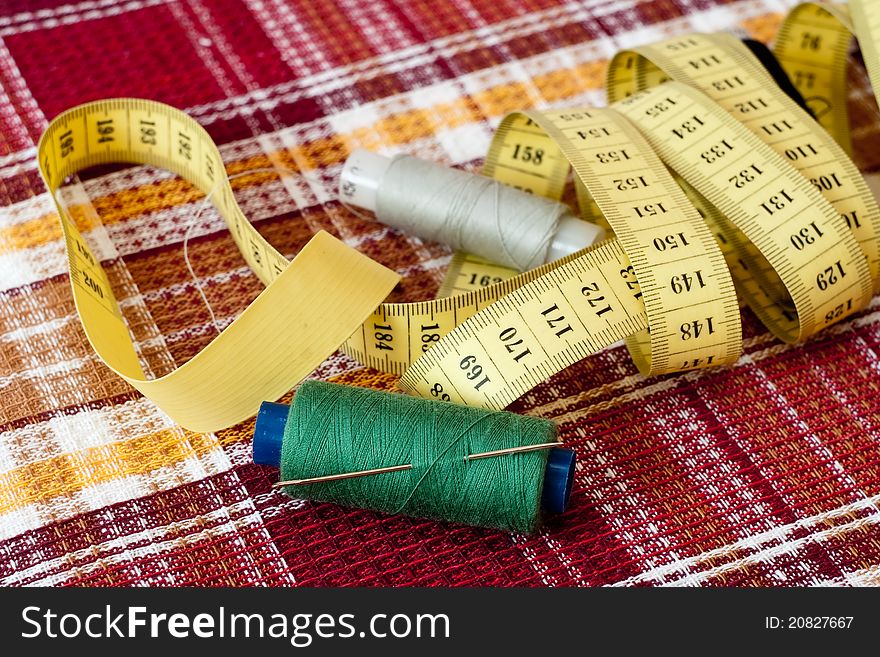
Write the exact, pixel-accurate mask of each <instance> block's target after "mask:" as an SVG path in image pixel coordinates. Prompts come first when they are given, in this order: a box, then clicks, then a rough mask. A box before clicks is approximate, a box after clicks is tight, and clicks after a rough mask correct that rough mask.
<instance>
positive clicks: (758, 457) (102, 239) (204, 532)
mask: <svg viewBox="0 0 880 657" xmlns="http://www.w3.org/2000/svg"><path fill="white" fill-rule="evenodd" d="M790 5H791V3H790V2H788V1H786V2H778V1H775V0H745V1H738V2H730V3H724V2H715V1H712V0H655V1H648V2H635V1H633V0H619V1H617V2H611V3H603V2H595V1H592V0H584V1H582V2H561V1H557V0H505V1H501V2H499V1H495V0H491V1H490V0H454V1H453V2H449V3H437V2H429V1H428V0H372V1H369V2H366V1H363V2H358V1H357V0H344V1H342V2H339V3H329V2H319V3H314V2H310V1H308V0H179V1H177V0H127V1H125V2H114V1H113V0H83V1H76V0H73V1H72V2H71V1H70V0H65V1H64V2H62V1H61V0H36V1H24V0H10V1H7V2H5V3H4V5H3V7H2V9H0V200H2V207H0V431H2V436H0V582H2V583H4V584H6V585H34V584H54V585H118V586H126V585H162V586H166V585H168V586H172V585H209V586H217V585H233V586H240V585H266V584H271V585H300V586H327V585H331V586H337V585H360V586H364V585H370V586H372V585H391V586H404V585H420V586H463V585H491V586H585V585H606V584H614V585H657V584H693V585H710V586H711V585H743V586H755V585H785V586H790V585H813V584H832V585H840V584H848V583H852V584H867V583H880V508H878V503H880V451H878V439H880V413H878V410H880V401H878V400H880V395H878V392H880V379H878V371H880V358H878V353H880V313H878V305H877V304H878V300H876V299H875V301H874V303H873V304H872V305H871V307H870V308H868V309H867V310H866V311H864V312H863V313H861V314H860V315H858V316H856V317H854V318H852V319H850V320H849V321H847V322H846V323H844V324H842V325H838V326H835V327H833V328H832V329H831V330H828V331H826V332H824V333H823V334H822V335H820V336H819V337H818V338H816V339H814V340H812V341H810V342H809V343H808V344H806V345H802V346H797V347H792V346H787V345H783V344H781V343H779V342H778V341H776V340H775V339H774V338H773V337H772V336H771V335H769V334H768V333H767V332H766V331H765V330H764V328H763V327H761V326H760V325H759V324H758V322H757V321H756V320H755V319H754V318H753V317H752V316H751V315H750V314H749V313H748V312H746V313H745V316H744V322H745V354H744V355H743V357H742V358H741V360H740V361H739V363H738V364H737V365H736V366H735V367H729V368H726V369H718V370H713V371H700V372H693V373H689V374H684V375H680V376H666V377H655V378H649V379H648V378H645V377H642V376H640V375H639V374H638V373H637V371H636V370H635V368H634V366H633V365H632V363H631V362H630V360H629V358H628V355H627V353H626V350H625V349H624V348H622V347H619V348H616V349H611V350H609V351H606V352H603V353H601V354H598V355H595V356H593V357H591V358H589V359H587V360H585V361H583V362H581V363H579V364H577V365H576V366H573V367H571V368H569V369H568V370H566V371H565V372H563V373H561V374H559V375H558V376H555V377H554V378H553V379H551V380H550V381H548V382H546V383H545V384H543V385H541V386H540V387H538V388H536V389H534V390H533V391H531V392H530V393H528V394H527V395H526V396H525V397H523V398H522V399H521V400H519V401H518V402H517V403H516V404H515V406H514V410H517V411H519V412H524V413H530V414H535V415H540V416H542V417H547V418H552V419H554V420H555V421H557V422H558V423H559V426H560V431H561V434H562V437H563V438H564V440H565V442H566V443H567V444H568V445H570V446H572V447H573V448H574V449H575V450H577V452H578V458H579V469H578V472H577V476H576V480H575V490H574V493H573V497H572V505H571V508H570V510H569V511H568V512H567V513H566V514H564V515H563V516H560V517H557V518H555V519H553V520H552V521H551V522H550V524H549V525H547V527H546V528H545V529H544V530H543V531H542V532H541V533H540V534H538V535H536V536H521V535H510V534H505V533H501V532H497V531H489V530H481V529H474V528H469V527H461V526H453V525H448V524H442V523H435V522H426V521H418V520H413V519H409V518H403V517H390V516H384V515H378V514H374V513H369V512H364V511H356V510H355V511H353V510H347V509H342V508H339V507H337V506H333V505H329V504H314V503H310V502H304V501H300V500H294V499H291V498H288V497H286V496H285V495H284V494H282V493H280V492H278V491H274V490H272V489H271V487H270V486H271V484H272V482H273V481H275V480H276V478H277V471H275V470H273V469H272V468H266V467H261V466H256V465H253V464H252V463H251V462H250V443H249V440H250V433H251V430H252V428H253V427H252V422H245V423H243V424H241V425H239V426H236V427H233V428H232V429H229V430H226V431H221V432H217V433H215V434H194V433H192V432H188V431H186V430H184V429H182V428H181V427H179V426H176V425H175V424H174V423H172V422H171V421H170V419H169V418H168V417H167V416H165V415H164V414H163V413H162V412H161V411H160V410H158V409H157V408H156V407H155V406H154V405H153V404H152V403H151V402H149V401H148V400H146V399H144V398H143V397H141V396H140V395H139V394H138V393H136V392H135V391H133V390H132V389H131V388H129V387H128V386H127V385H126V384H125V383H124V382H123V381H122V380H121V379H119V378H118V377H116V376H114V375H113V374H112V373H111V372H109V371H108V370H107V368H106V367H104V366H103V364H102V363H101V362H100V361H99V360H98V359H97V357H96V356H95V354H94V353H93V351H92V350H91V348H90V347H89V345H88V343H87V341H86V339H85V336H84V334H83V332H82V329H81V327H80V326H79V323H78V321H77V318H76V315H75V310H74V307H73V302H72V299H71V295H70V291H69V287H68V282H67V275H66V268H65V267H66V262H65V259H64V253H63V244H62V240H61V236H60V231H59V229H58V227H57V219H56V218H55V216H54V215H53V214H52V205H51V200H50V198H49V197H48V195H47V193H46V190H45V188H44V187H43V185H42V183H41V181H40V180H39V177H38V174H37V172H36V163H35V162H34V156H35V144H36V141H37V140H38V138H39V136H40V134H41V132H42V130H43V129H44V127H45V126H46V124H47V122H48V120H50V119H51V118H52V117H53V116H55V115H56V114H58V113H59V112H61V111H62V110H64V109H66V108H68V107H70V106H72V105H75V104H78V103H82V102H85V101H89V100H93V99H98V98H105V97H113V96H137V97H146V98H153V99H156V100H160V101H163V102H166V103H170V104H172V105H174V106H176V107H179V108H181V109H183V110H185V111H187V112H188V113H189V114H191V115H192V116H193V117H194V118H195V119H197V120H198V121H199V122H200V123H202V124H203V125H204V126H205V127H206V128H207V129H208V130H209V132H210V133H211V134H212V136H213V137H214V139H215V140H216V141H217V143H218V144H219V145H220V147H221V151H222V154H223V157H224V161H225V162H226V164H227V171H228V173H229V174H239V173H242V172H245V173H246V172H248V171H251V170H256V171H255V172H254V173H252V174H249V175H244V176H240V177H237V178H236V179H235V180H234V187H235V189H236V193H237V197H238V199H239V202H240V204H241V205H242V208H243V209H244V211H245V214H246V215H247V216H248V217H249V218H250V219H251V220H252V221H253V222H254V223H255V225H256V226H257V227H258V229H259V230H260V231H261V233H262V234H263V235H265V236H266V237H267V239H269V240H270V241H271V242H272V243H273V244H274V245H275V246H276V247H278V248H279V249H280V250H282V251H283V252H285V253H287V254H288V255H292V254H294V253H295V252H296V251H297V250H298V249H299V248H300V247H301V246H302V245H303V244H304V243H305V242H306V241H307V240H308V239H309V238H310V236H311V235H313V234H314V233H315V232H316V231H317V230H319V229H324V230H328V231H329V232H331V233H333V234H334V235H336V236H338V237H340V238H341V239H343V240H344V241H346V242H347V243H348V244H350V245H352V246H354V247H356V248H358V249H359V250H361V251H362V252H364V253H366V254H368V255H370V256H371V257H373V258H375V259H376V260H378V261H380V262H382V263H383V264H385V265H387V266H389V267H391V268H393V269H395V270H397V271H399V272H400V273H401V274H402V275H403V277H404V282H403V284H402V285H401V286H400V288H399V289H398V290H397V292H396V293H395V294H396V300H418V299H424V298H429V297H431V296H432V295H433V294H434V293H435V292H436V290H437V287H438V285H439V282H440V280H441V278H442V274H443V271H444V268H445V266H446V264H447V263H448V260H449V256H450V253H449V250H448V249H447V248H445V247H443V246H441V245H437V244H431V243H424V242H421V241H419V240H417V239H415V238H412V237H410V236H407V235H404V234H401V233H399V232H395V231H392V230H390V229H387V228H385V227H383V226H381V225H379V224H377V223H375V222H373V221H370V220H367V219H364V218H362V217H359V216H356V215H354V214H352V213H351V212H349V211H348V210H347V209H346V208H344V207H341V206H340V205H339V203H338V202H337V201H336V199H335V185H336V178H337V176H338V173H339V170H340V168H341V164H342V162H343V161H344V158H345V156H346V154H347V153H348V152H349V151H350V150H351V149H352V148H354V147H356V146H365V147H368V148H372V149H376V150H379V151H383V152H386V153H392V152H399V151H407V152H410V153H412V154H415V155H418V156H421V157H426V158H429V159H433V160H438V161H442V162H445V163H448V164H453V165H459V166H465V167H468V168H475V167H477V166H479V164H480V159H481V157H482V156H483V154H484V153H485V150H486V147H487V146H488V143H489V140H490V137H491V133H492V129H493V127H494V126H495V125H496V124H497V122H498V120H499V119H500V118H501V116H502V115H503V114H504V113H505V112H506V111H509V110H513V109H520V108H527V107H543V106H562V105H565V106H577V105H583V104H604V94H603V93H602V91H601V85H602V76H603V74H604V70H605V65H606V63H607V60H608V58H609V57H610V56H611V55H613V53H614V52H615V51H616V50H617V49H618V48H620V47H622V46H624V45H632V44H633V43H636V42H642V41H652V40H656V39H658V38H662V37H664V36H667V35H672V34H682V33H686V32H689V31H695V30H697V31H712V30H722V29H735V30H738V31H739V32H740V33H742V34H743V35H745V34H747V33H748V34H751V35H753V36H755V37H757V38H760V39H762V40H765V41H768V40H770V39H772V38H773V36H774V34H775V32H776V28H777V26H778V22H779V20H780V18H781V14H782V13H783V12H784V11H785V10H786V9H787V8H788V7H790ZM851 77H852V80H851V82H852V84H851V88H852V89H853V91H852V97H851V98H850V101H851V106H852V110H853V116H854V117H855V118H854V123H855V133H854V134H855V136H856V141H857V143H858V144H859V153H858V158H859V159H858V161H859V164H860V165H861V166H862V167H863V169H865V170H869V169H873V168H877V165H878V163H880V162H878V160H877V158H878V157H880V155H878V153H880V149H877V148H875V147H873V146H874V145H876V144H877V140H878V135H880V131H878V129H877V128H878V121H877V114H876V108H875V107H874V106H873V105H872V104H870V96H869V94H868V92H867V91H866V90H867V82H866V80H865V76H864V71H863V70H862V69H861V68H860V67H859V64H858V61H857V59H856V61H854V67H853V73H852V76H851ZM872 158H873V159H872ZM273 166H276V167H279V166H283V167H285V168H287V169H289V170H291V171H292V173H291V174H290V175H289V176H287V177H286V179H285V180H284V182H281V180H280V179H279V177H278V176H275V175H272V174H268V173H266V172H265V169H266V168H267V167H273ZM65 193H66V194H69V195H72V197H73V198H76V199H78V200H79V201H80V202H82V201H83V200H84V199H88V200H89V201H90V202H91V205H92V207H93V208H94V210H95V212H96V213H97V215H98V216H99V217H100V218H101V225H100V226H99V227H97V228H95V229H94V230H92V231H91V232H90V233H89V235H88V238H89V239H91V240H93V241H96V242H97V243H100V244H101V245H102V246H103V247H104V248H105V252H106V253H109V254H111V256H110V257H109V260H107V261H106V262H105V267H106V269H107V270H108V273H109V274H110V276H111V280H112V282H113V284H114V287H115V291H116V294H117V298H118V299H119V300H120V303H121V306H122V309H123V312H124V313H125V315H126V317H127V319H128V321H129V324H130V326H131V327H132V331H133V333H134V335H135V338H136V340H137V341H138V343H139V348H140V350H141V352H143V353H144V354H145V355H146V358H147V361H148V366H149V369H150V371H151V373H152V374H153V375H156V376H158V375H161V374H163V373H165V372H167V371H169V370H170V369H172V368H174V367H176V366H178V365H180V364H181V363H183V362H185V361H186V360H187V359H189V358H191V357H192V356H193V355H194V354H195V353H197V352H198V351H199V350H200V349H201V348H203V347H204V346H205V345H206V344H207V343H208V342H209V341H210V340H211V339H212V338H213V337H214V336H215V335H216V334H217V331H218V329H221V328H222V327H223V326H225V325H226V324H228V323H229V322H230V321H231V320H232V319H234V318H235V316H236V315H237V314H238V313H240V312H241V310H242V309H243V308H244V307H246V305H247V304H248V303H249V302H250V301H251V300H252V299H253V298H254V297H255V296H256V295H257V294H258V293H259V291H260V285H259V283H258V282H257V280H256V278H255V277H254V276H253V274H251V272H250V271H249V270H248V269H247V267H246V266H245V265H244V262H243V260H242V259H241V258H240V256H239V255H238V254H237V252H236V251H235V250H234V247H233V245H232V241H231V239H230V238H229V236H228V234H227V232H226V231H225V229H224V227H223V224H222V222H221V221H220V220H219V218H218V217H217V216H216V215H215V214H213V213H211V212H206V213H203V214H202V215H198V216H196V212H197V209H198V207H199V197H198V195H197V194H196V193H195V192H194V190H193V189H192V188H191V187H189V186H188V185H187V184H186V183H183V182H181V181H179V180H177V179H175V178H173V177H172V176H171V175H170V174H168V173H167V172H163V171H156V170H153V169H149V168H146V167H117V168H105V169H102V170H100V171H91V172H87V174H84V175H81V176H80V178H79V179H78V180H77V181H76V182H75V183H74V184H73V185H71V186H70V187H69V188H68V189H67V190H66V192H65ZM187 231H190V234H191V239H190V244H189V252H190V257H191V260H192V262H193V266H194V269H195V271H196V274H197V276H198V277H199V279H200V282H201V285H202V287H203V288H205V290H206V294H207V297H208V301H209V302H210V304H211V307H212V309H213V311H214V315H215V317H216V323H215V322H214V321H213V320H212V318H211V315H210V313H209V312H208V309H207V308H206V306H205V304H204V302H203V301H202V299H201V297H200V296H199V293H198V289H197V288H196V286H195V285H194V284H193V282H192V280H191V277H190V274H189V272H188V271H187V269H186V266H185V264H184V261H183V258H182V242H183V239H184V236H185V235H186V233H187ZM314 376H316V377H318V378H322V379H331V380H335V381H341V382H346V383H351V384H354V385H365V386H372V387H376V388H386V389H387V388H391V387H393V384H394V378H393V377H391V376H389V375H385V374H382V373H378V372H375V371H370V370H364V369H363V368H361V367H360V366H358V364H357V363H355V362H353V361H351V360H349V359H348V358H346V357H345V356H343V355H341V354H336V355H334V356H333V357H331V358H330V359H329V360H328V361H327V362H326V363H324V364H323V365H322V366H321V367H320V368H319V369H318V371H317V372H316V373H315V374H314Z"/></svg>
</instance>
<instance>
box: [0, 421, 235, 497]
mask: <svg viewBox="0 0 880 657" xmlns="http://www.w3.org/2000/svg"><path fill="white" fill-rule="evenodd" d="M218 446H219V443H218V441H217V439H216V438H214V437H213V436H212V435H210V434H197V433H193V432H190V431H187V430H185V429H183V428H182V427H172V428H169V429H165V430H163V431H159V432H156V433H151V434H145V435H143V436H139V437H137V438H132V439H131V440H126V441H124V442H117V443H111V444H109V445H101V446H98V447H91V448H88V449H83V450H79V451H77V452H72V453H67V454H62V455H60V456H56V457H53V458H50V459H46V460H45V461H39V462H36V463H30V464H28V465H25V466H22V467H20V468H15V469H14V470H9V471H8V472H5V473H3V474H2V475H0V514H3V513H9V512H10V511H14V510H16V509H20V508H22V507H25V506H28V505H30V504H34V503H39V502H46V501H49V500H51V499H53V498H57V497H70V496H72V495H75V494H76V493H78V492H79V491H81V490H83V489H86V488H88V487H90V486H95V485H97V484H102V483H105V482H108V481H112V480H114V479H121V478H123V477H129V476H132V475H141V474H147V473H150V472H153V471H155V470H158V469H160V468H165V467H169V466H173V465H175V464H177V463H179V462H181V461H184V460H186V459H188V458H192V457H193V456H199V455H202V454H206V453H208V452H210V451H212V450H214V449H217V448H218Z"/></svg>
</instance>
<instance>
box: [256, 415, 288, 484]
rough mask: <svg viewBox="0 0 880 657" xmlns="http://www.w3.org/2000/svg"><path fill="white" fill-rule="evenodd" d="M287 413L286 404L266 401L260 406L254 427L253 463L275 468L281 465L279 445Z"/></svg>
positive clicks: (282, 438)
mask: <svg viewBox="0 0 880 657" xmlns="http://www.w3.org/2000/svg"><path fill="white" fill-rule="evenodd" d="M289 412H290V407H289V406H288V405H287V404H276V403H275V402H267V401H264V402H263V403H262V404H260V410H259V411H258V412H257V423H256V425H255V426H254V463H257V464H259V465H272V466H275V467H276V468H277V467H278V466H279V465H281V443H282V442H283V441H284V427H285V425H286V424H287V414H288V413H289Z"/></svg>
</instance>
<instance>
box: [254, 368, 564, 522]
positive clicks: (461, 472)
mask: <svg viewBox="0 0 880 657" xmlns="http://www.w3.org/2000/svg"><path fill="white" fill-rule="evenodd" d="M282 423H283V439H282V442H281V445H280V467H281V478H282V480H298V479H308V478H312V477H320V476H327V475H339V474H345V473H352V472H360V471H363V470H372V469H377V468H387V467H390V466H399V465H404V464H411V465H412V468H411V469H408V470H403V471H397V472H386V473H383V474H377V475H372V476H365V477H357V478H350V479H341V480H336V481H327V482H320V483H310V484H304V485H300V486H288V487H286V489H285V490H287V492H288V493H290V494H291V495H293V496H295V497H299V498H305V499H309V500H315V501H322V502H334V503H337V504H341V505H343V506H348V507H356V508H365V509H372V510H375V511H382V512H385V513H392V514H393V513H400V514H404V515H409V516H415V517H421V518H431V519H436V520H447V521H452V522H458V523H463V524H468V525H475V526H479V527H495V528H498V529H503V530H508V531H521V532H532V531H535V530H536V529H537V527H538V526H539V525H540V521H541V515H542V513H541V500H542V492H543V488H544V483H545V471H546V472H550V475H549V476H548V477H547V479H548V482H551V480H553V481H554V482H561V485H562V486H563V489H564V502H562V503H561V506H562V507H563V508H564V505H565V503H567V498H568V492H569V490H570V486H571V477H572V475H573V470H574V467H573V452H571V451H570V450H562V449H558V448H556V449H551V450H540V451H532V452H525V453H516V454H505V455H502V456H496V457H492V458H481V459H478V460H466V458H465V457H467V456H469V455H472V454H480V453H484V452H490V451H494V450H500V449H509V448H515V447H522V446H526V445H539V444H546V443H554V444H555V443H556V427H555V425H554V424H553V423H552V422H548V421H546V420H542V419H539V418H535V417H528V416H523V415H517V414H514V413H507V412H504V411H490V410H485V409H478V408H469V407H466V406H459V405H457V404H451V403H448V402H437V401H432V400H426V399H419V398H415V397H409V396H405V395H398V394H389V393H385V392H378V391H375V390H369V389H365V388H354V387H351V386H343V385H337V384H332V383H324V382H321V381H306V382H305V383H303V384H302V385H301V386H300V388H299V390H298V392H297V394H296V396H295V398H294V400H293V404H292V405H291V406H290V408H289V409H287V408H286V407H284V406H281V405H278V404H270V403H264V405H263V408H262V409H261V411H260V414H259V415H258V419H257V426H256V427H255V431H254V460H255V461H256V462H258V463H274V464H278V463H279V455H278V447H277V443H276V444H275V446H273V445H272V441H274V440H277V436H279V435H280V432H281V426H282ZM273 450H274V454H272V453H271V452H272V451H273ZM548 451H552V452H560V453H561V454H562V456H563V458H564V459H565V460H566V462H565V466H564V467H562V468H559V467H557V468H556V470H554V469H553V467H552V466H553V464H552V462H553V460H554V458H553V457H551V459H550V460H551V468H550V469H549V470H548V469H547V466H548ZM560 475H561V476H560ZM557 492H559V491H557ZM560 510H561V509H560Z"/></svg>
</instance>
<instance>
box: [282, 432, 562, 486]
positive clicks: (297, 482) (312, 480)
mask: <svg viewBox="0 0 880 657" xmlns="http://www.w3.org/2000/svg"><path fill="white" fill-rule="evenodd" d="M561 444H562V443H558V442H557V443H539V444H537V445H523V446H520V447H508V448H506V449H495V450H492V451H491V452H480V453H479V454H469V455H467V456H465V457H464V460H465V461H476V460H478V459H488V458H492V457H494V456H506V455H507V454H521V453H523V452H536V451H538V450H542V449H552V448H553V447H559V446H560V445H561ZM412 467H413V466H412V463H405V464H403V465H390V466H388V467H386V468H372V469H370V470H358V471H357V472H343V473H341V474H332V475H323V476H321V477H309V478H307V479H291V480H290V481H279V482H278V483H276V484H272V488H281V487H282V486H301V485H303V484H321V483H324V482H327V481H342V480H343V479H356V478H358V477H370V476H372V475H377V474H386V473H389V472H402V471H404V470H412Z"/></svg>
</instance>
